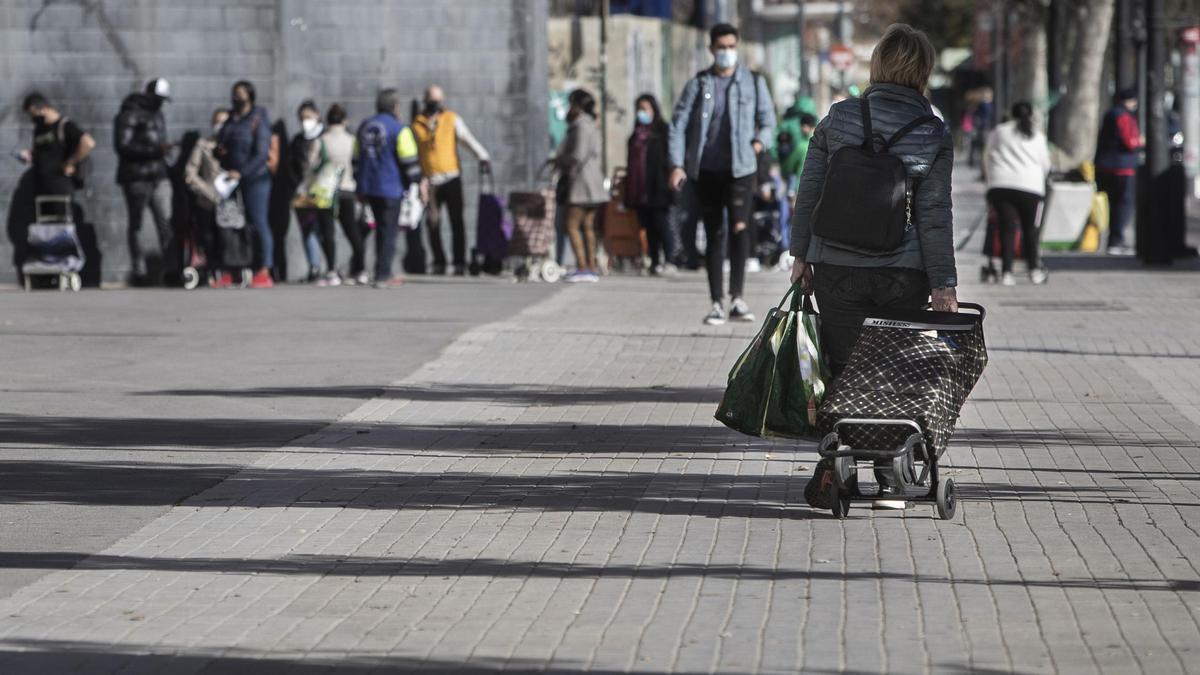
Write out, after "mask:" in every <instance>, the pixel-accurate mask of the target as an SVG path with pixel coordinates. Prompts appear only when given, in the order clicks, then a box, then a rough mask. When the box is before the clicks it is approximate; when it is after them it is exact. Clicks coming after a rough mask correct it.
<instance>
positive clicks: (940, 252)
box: [791, 84, 958, 288]
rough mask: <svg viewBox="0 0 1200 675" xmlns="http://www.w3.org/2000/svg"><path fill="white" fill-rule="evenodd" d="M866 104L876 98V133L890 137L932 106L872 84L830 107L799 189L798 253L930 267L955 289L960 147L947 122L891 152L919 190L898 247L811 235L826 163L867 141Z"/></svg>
mask: <svg viewBox="0 0 1200 675" xmlns="http://www.w3.org/2000/svg"><path fill="white" fill-rule="evenodd" d="M863 101H869V102H870V106H871V126H872V128H873V131H874V132H875V135H876V137H879V136H882V137H883V138H890V137H891V135H892V134H894V133H895V132H896V131H898V130H899V129H900V128H901V127H903V126H904V125H906V124H908V123H909V122H911V121H912V120H914V119H916V118H918V117H921V116H924V115H929V114H932V111H933V108H932V106H930V104H929V100H928V99H926V98H925V97H924V96H923V95H922V94H921V93H920V92H918V91H917V90H915V89H911V88H909V87H904V86H900V85H895V84H876V85H873V86H871V88H869V89H868V90H867V91H865V92H864V93H863V95H862V96H861V97H859V98H851V99H846V100H845V101H841V102H839V103H837V104H835V105H834V106H833V107H832V108H830V109H829V114H828V115H827V116H826V117H825V119H823V120H821V121H820V122H819V123H818V124H817V128H816V130H815V131H814V132H813V136H812V139H811V141H810V142H809V146H808V156H807V157H806V158H805V161H804V170H803V172H802V173H801V175H800V185H799V186H798V187H797V189H796V207H795V212H794V213H793V214H792V240H791V241H792V243H791V253H792V255H794V256H796V257H797V258H798V259H800V260H804V261H805V262H809V263H827V264H830V265H843V266H846V267H904V268H909V269H917V270H924V271H925V273H926V275H927V276H928V277H929V284H930V286H931V287H933V288H944V287H952V286H957V285H958V273H957V271H956V268H955V264H954V231H953V228H954V218H953V215H952V213H951V201H950V173H951V169H952V168H953V165H954V145H953V141H952V139H951V137H950V130H949V129H948V128H947V127H946V124H945V123H944V122H942V121H941V120H933V121H930V122H927V123H925V124H923V125H921V126H919V127H917V128H916V129H914V130H913V131H912V132H911V133H909V134H908V135H907V136H904V137H903V138H902V139H900V140H899V141H898V142H897V143H896V144H895V145H894V146H892V147H891V149H890V150H889V152H891V153H892V154H894V155H897V156H898V157H900V159H901V160H902V161H903V162H904V167H905V170H906V171H907V173H908V178H909V180H910V181H911V182H912V183H911V184H912V190H913V222H914V224H915V225H916V226H915V227H912V228H910V229H909V230H908V232H907V233H906V234H905V237H904V241H903V242H902V243H901V244H900V247H899V248H897V249H896V250H895V251H892V252H890V253H885V254H883V255H879V254H875V253H869V252H864V251H858V250H854V249H852V248H847V247H844V246H841V245H839V244H836V243H834V242H830V241H826V240H825V239H824V238H822V237H819V236H817V235H815V234H813V233H812V226H811V219H812V215H813V210H814V209H815V208H816V206H817V201H818V200H819V199H820V197H821V190H822V189H823V188H824V186H825V170H826V162H827V161H828V159H829V157H831V156H833V153H835V152H837V151H838V150H839V149H841V148H843V147H846V146H858V145H861V144H862V142H863V126H862V110H861V108H860V107H859V106H861V105H862V103H863ZM847 189H855V186H847Z"/></svg>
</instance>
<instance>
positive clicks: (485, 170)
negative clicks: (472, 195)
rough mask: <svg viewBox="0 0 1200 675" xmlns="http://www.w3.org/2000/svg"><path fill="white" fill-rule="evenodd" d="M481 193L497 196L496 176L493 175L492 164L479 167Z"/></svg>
mask: <svg viewBox="0 0 1200 675" xmlns="http://www.w3.org/2000/svg"><path fill="white" fill-rule="evenodd" d="M479 191H480V192H481V193H483V194H489V195H494V194H496V175H495V174H494V173H492V165H491V164H490V163H487V164H481V165H480V166H479Z"/></svg>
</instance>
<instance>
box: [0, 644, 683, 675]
mask: <svg viewBox="0 0 1200 675" xmlns="http://www.w3.org/2000/svg"><path fill="white" fill-rule="evenodd" d="M18 650H19V651H18ZM568 664H569V665H565V666H561V667H555V668H548V667H547V666H548V664H546V663H544V662H542V661H534V660H530V659H522V658H516V657H514V658H512V659H507V660H506V659H497V658H490V657H471V658H470V659H469V661H466V662H464V661H453V660H447V659H421V658H416V657H406V656H388V655H383V654H379V655H371V654H362V655H359V654H353V653H351V654H346V653H344V652H340V653H339V652H332V651H331V652H329V653H325V654H323V653H321V652H319V651H315V650H314V651H312V652H309V653H307V654H306V655H305V657H304V658H302V659H301V658H287V657H282V656H280V657H273V655H272V654H271V653H270V652H265V651H258V650H249V649H237V648H233V649H228V648H223V649H219V650H218V649H204V648H196V649H191V650H184V649H181V648H179V647H174V646H163V647H156V646H155V645H140V644H103V643H98V642H82V641H71V640H18V639H5V640H0V672H4V673H5V675H46V674H47V673H67V672H72V673H74V672H89V673H117V672H139V673H166V672H171V673H183V672H186V673H192V674H194V675H228V674H229V673H254V674H255V675H276V674H279V675H284V674H291V675H317V674H318V673H320V674H321V675H329V673H347V674H349V675H368V674H379V673H410V672H417V671H420V672H434V673H446V674H447V675H484V674H489V673H496V672H499V671H505V672H518V673H564V674H565V673H583V672H587V673H593V674H594V675H617V673H632V675H648V674H649V672H650V671H638V670H632V671H629V670H620V671H617V670H606V669H600V668H598V669H592V668H588V667H587V664H585V663H579V664H578V665H574V664H571V662H568ZM680 672H681V673H683V675H698V673H695V674H693V673H688V672H685V671H680Z"/></svg>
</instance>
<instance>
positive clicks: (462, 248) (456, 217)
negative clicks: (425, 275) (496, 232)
mask: <svg viewBox="0 0 1200 675" xmlns="http://www.w3.org/2000/svg"><path fill="white" fill-rule="evenodd" d="M432 187H433V189H432V192H431V194H430V197H431V199H430V200H429V210H428V211H427V212H426V216H427V217H426V219H425V225H426V227H427V228H428V230H429V248H431V249H433V264H434V267H445V266H446V250H445V249H444V248H443V247H442V227H441V221H442V205H443V204H445V206H446V211H447V212H449V214H450V238H451V245H452V246H453V255H454V266H455V267H464V266H466V264H467V230H466V225H465V224H464V223H463V183H462V178H461V177H459V178H455V179H453V180H451V181H448V182H446V183H443V184H441V185H435V186H432Z"/></svg>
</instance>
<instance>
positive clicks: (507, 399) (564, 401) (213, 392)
mask: <svg viewBox="0 0 1200 675" xmlns="http://www.w3.org/2000/svg"><path fill="white" fill-rule="evenodd" d="M1198 358H1200V357H1198ZM721 394H722V390H721V389H719V388H706V387H641V388H633V387H538V388H533V387H521V386H493V385H438V386H437V387H346V386H343V387H260V388H254V389H164V390H159V391H143V392H137V393H136V394H135V395H136V396H217V397H221V398H231V397H232V398H239V397H240V398H289V397H316V398H374V397H376V396H380V395H383V396H386V397H388V398H402V399H410V400H413V401H452V402H466V401H488V402H494V403H496V404H498V405H513V406H522V407H524V406H528V405H537V404H542V405H574V404H581V403H586V404H589V405H595V404H600V403H650V402H664V403H711V404H713V406H714V407H715V406H716V405H717V403H719V402H720V401H721Z"/></svg>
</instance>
